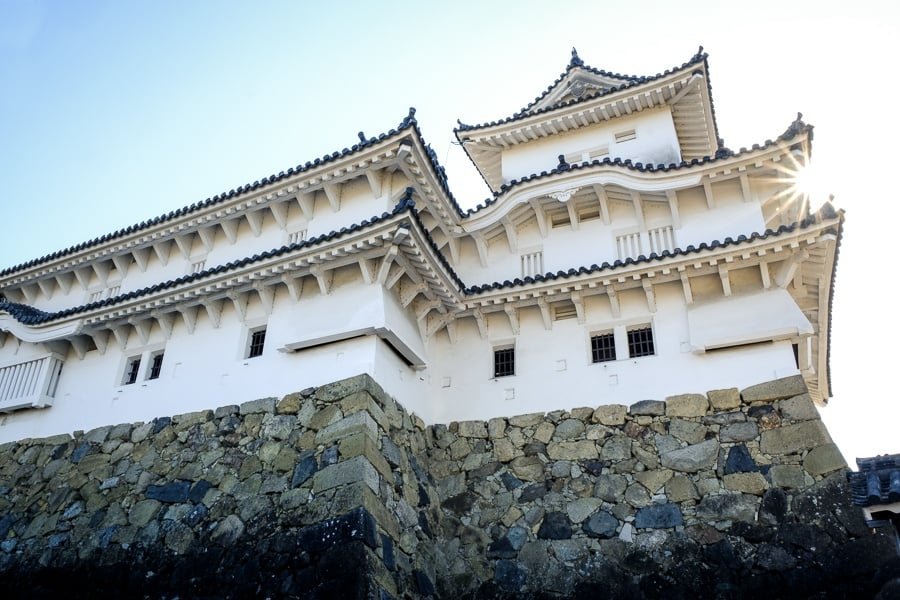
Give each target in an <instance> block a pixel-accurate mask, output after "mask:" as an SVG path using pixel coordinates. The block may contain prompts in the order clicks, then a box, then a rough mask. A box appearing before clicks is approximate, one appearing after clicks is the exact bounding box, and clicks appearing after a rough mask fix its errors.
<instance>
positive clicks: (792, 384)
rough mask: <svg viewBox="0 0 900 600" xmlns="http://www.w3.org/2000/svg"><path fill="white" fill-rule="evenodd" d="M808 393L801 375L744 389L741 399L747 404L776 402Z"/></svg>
mask: <svg viewBox="0 0 900 600" xmlns="http://www.w3.org/2000/svg"><path fill="white" fill-rule="evenodd" d="M807 391H808V390H807V389H806V383H804V381H803V377H802V376H801V375H793V376H791V377H782V378H781V379H776V380H774V381H767V382H765V383H759V384H757V385H751V386H750V387H748V388H744V389H743V390H741V398H742V399H743V400H744V403H745V404H752V403H754V402H774V401H775V400H782V399H784V398H790V397H792V396H799V395H800V394H805V393H807Z"/></svg>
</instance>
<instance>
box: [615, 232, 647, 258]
mask: <svg viewBox="0 0 900 600" xmlns="http://www.w3.org/2000/svg"><path fill="white" fill-rule="evenodd" d="M616 250H617V251H618V253H619V260H625V259H626V258H637V257H638V256H640V255H641V254H643V253H644V252H643V250H644V248H643V245H642V243H641V234H640V232H638V231H635V232H634V233H626V234H623V235H617V236H616Z"/></svg>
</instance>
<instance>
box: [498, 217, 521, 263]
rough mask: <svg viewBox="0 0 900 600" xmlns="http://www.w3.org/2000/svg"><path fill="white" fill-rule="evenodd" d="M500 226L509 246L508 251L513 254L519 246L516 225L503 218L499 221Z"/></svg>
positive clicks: (507, 218)
mask: <svg viewBox="0 0 900 600" xmlns="http://www.w3.org/2000/svg"><path fill="white" fill-rule="evenodd" d="M500 224H501V225H503V230H504V231H505V232H506V243H507V244H508V245H509V251H510V252H511V253H513V254H515V252H516V249H517V248H518V245H519V241H518V240H519V237H518V235H517V232H516V225H515V223H513V222H512V221H510V219H509V217H504V218H503V219H501V221H500Z"/></svg>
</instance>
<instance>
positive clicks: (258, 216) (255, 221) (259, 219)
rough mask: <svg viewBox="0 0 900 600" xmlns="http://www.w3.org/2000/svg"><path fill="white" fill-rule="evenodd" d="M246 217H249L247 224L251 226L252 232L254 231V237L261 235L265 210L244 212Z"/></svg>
mask: <svg viewBox="0 0 900 600" xmlns="http://www.w3.org/2000/svg"><path fill="white" fill-rule="evenodd" d="M244 218H245V219H247V225H249V226H250V232H251V233H253V237H259V234H261V233H262V228H263V220H264V219H265V214H264V213H263V211H261V210H251V211H248V212H246V213H244Z"/></svg>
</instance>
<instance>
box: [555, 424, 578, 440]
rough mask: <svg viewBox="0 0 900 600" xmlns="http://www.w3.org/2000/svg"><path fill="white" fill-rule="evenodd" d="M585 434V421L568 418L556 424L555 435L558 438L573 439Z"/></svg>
mask: <svg viewBox="0 0 900 600" xmlns="http://www.w3.org/2000/svg"><path fill="white" fill-rule="evenodd" d="M582 435H584V422H583V421H579V420H578V419H566V420H564V421H562V422H561V423H560V424H559V425H557V426H556V431H554V433H553V437H554V438H555V439H558V440H571V439H575V438H578V437H581V436H582Z"/></svg>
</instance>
